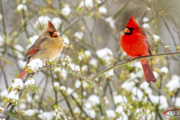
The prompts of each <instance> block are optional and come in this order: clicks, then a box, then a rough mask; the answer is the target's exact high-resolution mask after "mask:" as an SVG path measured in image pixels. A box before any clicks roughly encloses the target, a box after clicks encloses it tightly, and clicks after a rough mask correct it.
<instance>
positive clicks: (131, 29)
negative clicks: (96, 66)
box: [120, 16, 156, 83]
mask: <svg viewBox="0 0 180 120" xmlns="http://www.w3.org/2000/svg"><path fill="white" fill-rule="evenodd" d="M120 45H121V47H122V49H123V51H125V52H126V54H127V55H128V56H130V57H132V58H137V57H139V56H147V55H148V53H149V54H150V55H152V51H151V47H150V45H149V43H148V41H147V37H146V35H145V33H144V31H143V29H142V28H141V27H140V26H139V25H138V24H137V23H136V21H135V19H134V16H132V17H131V18H130V20H129V22H128V23H127V25H126V29H125V30H124V34H123V35H122V37H121V40H120ZM140 62H141V64H142V68H143V71H144V76H145V79H146V81H147V82H148V83H150V82H151V81H152V82H156V78H155V77H154V74H153V71H152V69H151V66H150V65H149V62H148V60H147V59H141V60H140Z"/></svg>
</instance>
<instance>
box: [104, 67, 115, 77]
mask: <svg viewBox="0 0 180 120" xmlns="http://www.w3.org/2000/svg"><path fill="white" fill-rule="evenodd" d="M104 74H105V77H106V78H108V77H111V76H113V75H114V70H113V69H111V70H109V71H107V72H105V73H104Z"/></svg>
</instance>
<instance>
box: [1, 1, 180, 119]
mask: <svg viewBox="0 0 180 120" xmlns="http://www.w3.org/2000/svg"><path fill="white" fill-rule="evenodd" d="M101 2H102V0H38V1H37V0H1V1H0V112H1V111H2V110H3V109H4V108H5V106H6V105H7V103H6V102H7V101H11V100H13V101H14V104H16V106H14V107H11V108H10V109H8V111H9V112H7V114H6V115H5V116H4V118H6V119H10V120H11V119H43V120H45V119H46V120H51V119H65V120H67V119H70V120H71V119H80V120H81V119H85V118H86V119H88V120H91V119H93V120H96V119H97V120H99V119H103V116H102V112H101V109H100V100H99V96H98V94H97V90H96V89H95V88H94V86H92V85H91V84H89V83H88V82H86V81H84V80H82V79H79V78H78V77H76V76H74V75H71V74H68V73H67V71H66V70H64V69H61V68H56V69H53V70H50V69H42V70H41V71H39V72H38V73H37V74H35V75H34V76H33V78H31V79H28V80H27V81H26V83H25V84H24V85H25V86H26V87H25V89H23V91H22V93H21V95H18V94H16V89H21V88H22V87H23V81H22V80H19V79H16V78H17V77H18V75H19V74H20V72H21V71H22V70H23V68H24V67H25V65H26V63H25V62H23V59H24V56H25V53H26V52H27V50H28V48H29V47H30V46H31V45H32V44H33V43H34V42H35V40H36V39H37V38H38V36H39V35H40V34H41V32H42V31H43V30H44V28H45V27H46V26H47V21H48V20H50V21H51V22H52V23H53V24H54V25H55V27H56V28H57V30H58V32H59V34H61V37H62V38H63V40H64V44H65V46H64V50H63V52H62V54H61V55H59V57H58V58H57V59H56V64H62V65H65V64H66V65H68V66H69V67H70V68H71V69H72V70H75V71H78V72H80V73H83V74H84V75H86V76H87V77H90V78H92V77H93V76H95V75H96V74H97V73H99V72H100V71H102V70H103V69H105V68H107V67H108V66H110V65H113V64H114V63H120V62H123V61H126V60H127V59H128V58H129V57H128V56H127V55H126V54H125V53H124V52H123V51H122V49H121V47H120V45H119V40H120V37H121V35H122V34H123V30H124V28H125V25H126V23H127V22H128V20H129V18H130V17H131V16H132V15H134V17H135V19H136V21H137V22H138V23H139V24H140V25H141V26H142V28H143V29H144V31H145V33H146V35H147V37H148V41H149V43H150V45H151V47H152V50H153V54H157V53H164V52H165V49H167V51H168V52H176V51H178V50H179V44H180V22H179V21H180V17H179V16H180V12H179V11H180V8H179V4H180V1H179V0H171V1H169V0H107V1H106V2H105V3H104V4H103V5H102V6H100V7H95V6H97V4H99V3H101ZM93 7H95V9H93V10H92V12H90V13H89V14H86V15H85V16H84V17H82V19H80V20H79V21H78V22H77V23H75V24H73V26H72V27H70V28H69V29H67V30H66V31H65V32H63V31H64V30H65V28H66V27H67V26H68V25H69V24H70V23H71V22H72V21H73V20H75V19H76V18H77V17H79V16H80V15H81V14H82V13H83V12H85V11H88V10H90V9H91V8H93ZM62 32H63V33H62ZM67 48H68V49H67ZM179 60H180V56H178V55H176V56H163V57H154V58H151V59H149V61H150V63H151V66H152V69H153V72H154V74H155V77H156V78H157V82H156V83H151V84H148V83H147V82H146V81H145V79H144V75H143V71H142V67H141V64H140V62H139V61H135V62H132V63H129V64H127V65H124V66H121V67H118V68H116V69H113V70H110V71H108V72H106V73H105V74H104V75H103V76H101V77H99V78H97V79H95V81H96V82H97V84H98V85H99V87H100V89H102V90H103V92H104V102H105V105H106V112H107V115H108V119H109V120H111V119H112V120H114V119H116V120H136V119H147V120H152V119H156V120H162V119H164V118H165V115H164V114H163V113H164V111H166V110H169V109H174V108H180V92H179V91H180V76H179V75H180V67H179V66H180V63H179ZM31 64H32V65H30V66H31V67H34V65H35V64H36V63H31ZM38 66H39V67H40V66H42V64H41V62H38ZM31 69H36V68H31ZM27 76H28V75H26V76H25V77H24V78H23V80H25V79H26V78H27ZM8 88H9V89H11V92H10V93H9V94H8Z"/></svg>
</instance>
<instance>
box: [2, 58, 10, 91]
mask: <svg viewBox="0 0 180 120" xmlns="http://www.w3.org/2000/svg"><path fill="white" fill-rule="evenodd" d="M1 62H2V60H0V68H1V71H2V74H3V76H4V82H5V85H6V89H8V82H7V77H6V73H5V71H4V66H3V65H2V63H1Z"/></svg>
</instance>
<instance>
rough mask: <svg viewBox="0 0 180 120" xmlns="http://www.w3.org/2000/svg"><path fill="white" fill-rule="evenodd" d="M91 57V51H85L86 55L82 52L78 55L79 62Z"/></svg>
mask: <svg viewBox="0 0 180 120" xmlns="http://www.w3.org/2000/svg"><path fill="white" fill-rule="evenodd" d="M90 56H91V51H89V50H86V51H84V53H83V52H80V53H79V54H78V58H79V60H83V59H85V58H88V57H90Z"/></svg>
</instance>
